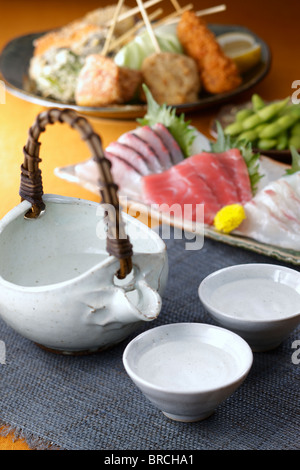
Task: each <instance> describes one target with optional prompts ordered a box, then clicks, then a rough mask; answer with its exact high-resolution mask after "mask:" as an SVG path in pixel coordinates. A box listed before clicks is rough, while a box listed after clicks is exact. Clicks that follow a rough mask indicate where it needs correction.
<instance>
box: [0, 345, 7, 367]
mask: <svg viewBox="0 0 300 470" xmlns="http://www.w3.org/2000/svg"><path fill="white" fill-rule="evenodd" d="M5 360H6V347H5V343H4V341H0V364H5Z"/></svg>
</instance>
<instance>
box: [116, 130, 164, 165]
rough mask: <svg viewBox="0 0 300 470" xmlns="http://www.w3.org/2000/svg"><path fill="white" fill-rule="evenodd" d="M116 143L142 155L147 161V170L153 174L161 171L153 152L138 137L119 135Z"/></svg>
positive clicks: (131, 134) (158, 161) (127, 133)
mask: <svg viewBox="0 0 300 470" xmlns="http://www.w3.org/2000/svg"><path fill="white" fill-rule="evenodd" d="M118 142H120V143H121V144H124V145H127V147H131V148H132V149H133V150H135V151H136V152H138V153H139V154H140V155H142V156H143V157H144V158H145V160H146V161H147V165H148V167H149V170H150V171H152V172H153V173H160V172H161V171H163V167H162V165H161V163H160V160H159V158H158V156H157V154H156V153H155V151H154V150H153V149H152V147H151V146H150V145H149V144H148V143H147V142H145V141H144V140H143V139H142V138H141V137H139V136H138V135H136V134H134V133H133V132H126V133H125V134H123V135H121V137H119V139H118Z"/></svg>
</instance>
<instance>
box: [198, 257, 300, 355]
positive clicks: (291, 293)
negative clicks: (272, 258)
mask: <svg viewBox="0 0 300 470" xmlns="http://www.w3.org/2000/svg"><path fill="white" fill-rule="evenodd" d="M199 297H200V300H201V302H202V304H203V306H204V307H205V309H206V311H207V312H208V313H209V314H210V315H211V317H212V318H213V319H214V320H215V321H216V322H217V323H218V324H219V325H221V326H223V327H224V328H228V329H229V330H231V331H234V332H235V333H237V334H238V335H240V336H242V338H244V339H245V340H246V341H247V342H248V343H249V345H250V346H251V348H252V350H253V351H256V352H261V351H268V350H271V349H274V348H276V347H278V346H279V345H280V344H281V343H282V341H284V340H285V339H286V338H287V337H288V336H289V334H290V333H291V332H292V331H293V329H294V328H296V327H297V325H299V323H300V273H299V272H298V271H296V270H295V269H291V268H287V267H285V266H279V265H276V264H265V263H259V264H256V263H254V264H252V263H249V264H245V265H243V264H241V265H235V266H229V267H227V268H223V269H220V270H218V271H215V272H214V273H212V274H210V275H209V276H207V277H206V278H205V279H204V280H203V281H202V282H201V284H200V286H199Z"/></svg>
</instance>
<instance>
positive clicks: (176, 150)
mask: <svg viewBox="0 0 300 470" xmlns="http://www.w3.org/2000/svg"><path fill="white" fill-rule="evenodd" d="M153 130H154V131H155V132H156V134H157V135H159V137H160V138H161V140H162V141H163V143H164V144H165V146H166V147H167V149H168V150H169V152H170V155H171V160H172V163H173V165H177V163H180V162H181V161H182V160H183V159H184V156H183V153H182V151H181V148H180V147H179V145H178V143H177V142H176V140H175V139H174V137H173V136H172V134H171V132H169V130H168V129H167V128H166V127H165V126H164V125H163V124H161V123H160V122H159V123H156V124H154V126H153Z"/></svg>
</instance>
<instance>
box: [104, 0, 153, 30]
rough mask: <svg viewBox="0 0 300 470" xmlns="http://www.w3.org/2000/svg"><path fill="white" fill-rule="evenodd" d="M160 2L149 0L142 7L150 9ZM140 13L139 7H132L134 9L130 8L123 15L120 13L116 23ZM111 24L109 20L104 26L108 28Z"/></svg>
mask: <svg viewBox="0 0 300 470" xmlns="http://www.w3.org/2000/svg"><path fill="white" fill-rule="evenodd" d="M160 2H162V0H149V1H148V2H145V3H144V7H145V8H150V7H152V6H153V5H156V4H157V3H160ZM139 12H140V9H139V7H134V8H131V9H130V10H128V11H126V12H125V13H122V14H121V15H120V16H119V17H118V22H119V21H122V20H126V18H129V17H130V16H133V15H135V14H136V13H139ZM112 23H113V20H109V21H108V22H107V23H106V24H105V26H110V25H111V24H112Z"/></svg>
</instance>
